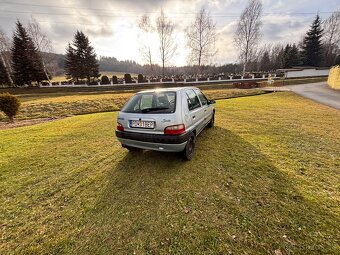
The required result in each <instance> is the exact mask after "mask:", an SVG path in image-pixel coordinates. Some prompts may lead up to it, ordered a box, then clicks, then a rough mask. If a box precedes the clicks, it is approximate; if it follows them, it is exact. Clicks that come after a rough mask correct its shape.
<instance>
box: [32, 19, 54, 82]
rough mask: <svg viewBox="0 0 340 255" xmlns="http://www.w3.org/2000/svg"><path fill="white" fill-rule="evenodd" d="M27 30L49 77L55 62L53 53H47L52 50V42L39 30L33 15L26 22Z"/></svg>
mask: <svg viewBox="0 0 340 255" xmlns="http://www.w3.org/2000/svg"><path fill="white" fill-rule="evenodd" d="M27 32H28V34H29V36H30V37H31V39H32V41H33V43H34V45H35V47H36V48H37V50H38V51H39V54H40V56H41V58H42V62H43V68H44V72H45V75H46V77H49V74H51V73H52V70H53V69H54V68H55V64H56V63H55V62H56V60H55V59H54V58H55V57H54V55H52V54H49V53H52V52H53V47H52V42H51V41H50V39H49V38H48V37H47V35H46V34H45V33H44V32H43V31H42V30H41V27H40V24H39V23H38V21H37V20H36V19H35V18H34V17H31V20H30V21H29V22H28V24H27Z"/></svg>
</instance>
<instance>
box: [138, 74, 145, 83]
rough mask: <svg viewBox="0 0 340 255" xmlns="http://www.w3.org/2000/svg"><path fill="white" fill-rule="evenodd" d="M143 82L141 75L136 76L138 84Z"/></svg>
mask: <svg viewBox="0 0 340 255" xmlns="http://www.w3.org/2000/svg"><path fill="white" fill-rule="evenodd" d="M143 82H144V76H143V74H138V83H143Z"/></svg>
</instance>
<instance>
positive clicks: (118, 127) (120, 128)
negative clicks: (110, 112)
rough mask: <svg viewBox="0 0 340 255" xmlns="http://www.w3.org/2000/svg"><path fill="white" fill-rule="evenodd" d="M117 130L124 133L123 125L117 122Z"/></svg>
mask: <svg viewBox="0 0 340 255" xmlns="http://www.w3.org/2000/svg"><path fill="white" fill-rule="evenodd" d="M117 130H119V131H124V127H123V125H122V124H120V123H119V122H117Z"/></svg>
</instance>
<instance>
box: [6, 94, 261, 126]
mask: <svg viewBox="0 0 340 255" xmlns="http://www.w3.org/2000/svg"><path fill="white" fill-rule="evenodd" d="M204 93H205V94H206V95H207V96H208V97H210V98H214V99H221V98H231V97H239V96H247V95H258V94H262V93H264V92H263V91H261V90H256V89H249V90H244V89H243V90H241V89H219V90H216V89H215V90H213V89H209V90H206V91H204ZM133 94H134V92H131V91H96V92H68V93H67V92H57V93H38V92H36V93H29V94H26V93H24V94H17V96H18V97H19V99H20V100H21V101H22V106H21V109H20V111H19V114H18V116H17V119H34V118H44V117H45V118H46V117H65V116H70V115H79V114H87V113H96V112H108V111H117V110H119V109H120V108H121V107H122V106H123V105H124V103H125V102H126V101H127V100H128V99H129V98H130V97H131V96H132V95H133ZM1 119H2V120H6V119H5V116H4V114H1V112H0V120H1Z"/></svg>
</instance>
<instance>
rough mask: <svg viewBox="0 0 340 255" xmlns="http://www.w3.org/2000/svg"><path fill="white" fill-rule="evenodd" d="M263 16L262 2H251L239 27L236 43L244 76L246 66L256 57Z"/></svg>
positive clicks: (254, 0) (242, 15)
mask: <svg viewBox="0 0 340 255" xmlns="http://www.w3.org/2000/svg"><path fill="white" fill-rule="evenodd" d="M261 14H262V3H261V1H260V0H250V1H249V3H248V6H247V7H246V8H245V9H244V11H243V12H242V14H241V17H240V20H239V22H238V25H237V30H236V33H235V38H234V43H235V45H236V47H237V48H238V50H239V58H240V60H241V63H242V64H243V75H244V74H245V72H246V65H247V64H248V63H249V62H250V61H251V60H252V59H253V57H254V55H255V54H254V53H255V52H256V49H257V46H258V43H259V40H260V37H261V33H260V28H261V25H262V22H261Z"/></svg>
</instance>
